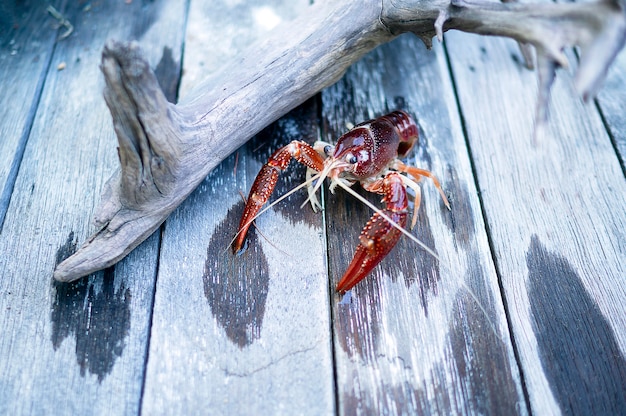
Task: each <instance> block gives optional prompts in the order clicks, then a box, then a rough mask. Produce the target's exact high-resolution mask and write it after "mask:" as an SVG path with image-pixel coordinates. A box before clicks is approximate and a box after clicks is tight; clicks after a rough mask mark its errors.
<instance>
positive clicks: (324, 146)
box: [232, 111, 450, 292]
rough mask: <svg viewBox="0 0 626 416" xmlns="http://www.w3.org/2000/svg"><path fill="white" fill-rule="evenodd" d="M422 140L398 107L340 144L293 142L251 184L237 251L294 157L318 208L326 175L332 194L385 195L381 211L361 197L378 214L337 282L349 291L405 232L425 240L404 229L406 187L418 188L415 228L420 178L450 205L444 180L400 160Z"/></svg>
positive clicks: (349, 134) (353, 131) (341, 289)
mask: <svg viewBox="0 0 626 416" xmlns="http://www.w3.org/2000/svg"><path fill="white" fill-rule="evenodd" d="M417 140H418V130H417V125H416V124H415V121H413V119H412V118H411V116H410V115H409V114H407V113H406V112H404V111H394V112H392V113H390V114H387V115H385V116H382V117H379V118H376V119H374V120H369V121H365V122H363V123H361V124H358V125H356V126H354V128H352V129H351V130H350V131H348V132H347V133H345V134H344V135H343V136H341V137H340V138H339V140H337V144H336V145H335V146H333V145H331V144H329V143H325V142H316V143H315V144H314V145H313V146H311V145H309V144H307V143H305V142H302V141H297V140H294V141H292V142H291V143H289V144H288V145H286V146H284V147H281V148H280V149H278V150H277V151H276V152H275V153H274V154H272V156H270V158H269V160H268V161H267V163H266V164H265V165H263V167H262V168H261V171H260V172H259V174H258V175H257V177H256V179H255V180H254V183H253V184H252V188H251V189H250V194H249V196H248V199H247V201H246V206H245V209H244V212H243V215H242V217H241V221H240V222H239V230H238V232H237V235H236V236H235V239H234V240H233V246H232V247H233V252H235V253H236V252H238V251H239V250H240V249H241V247H242V245H243V243H244V241H245V238H246V234H247V232H248V229H249V228H250V225H251V224H252V221H253V220H254V219H255V218H256V217H257V216H258V214H259V211H260V210H261V208H262V207H263V205H264V204H265V203H266V202H267V201H268V199H269V197H270V195H271V194H272V191H273V190H274V187H275V186H276V182H277V181H278V175H279V172H280V171H283V170H284V169H286V168H287V166H288V165H289V162H290V161H291V159H292V158H293V159H295V160H296V161H298V162H300V163H301V164H303V165H305V166H306V167H307V181H306V182H305V183H304V184H302V185H300V186H299V187H298V188H296V189H299V188H301V187H303V186H307V190H308V195H309V198H308V201H310V202H311V206H312V207H313V210H314V211H316V210H317V208H321V205H320V204H319V202H318V200H317V198H316V196H315V194H316V191H317V190H318V189H319V187H320V186H321V183H322V182H323V180H324V179H325V178H326V177H329V178H330V179H331V184H330V187H329V189H330V191H331V192H334V189H335V188H336V186H337V185H339V186H340V187H342V188H344V189H345V190H346V191H348V192H350V193H351V194H353V195H355V196H356V197H358V198H360V199H362V198H361V197H360V195H358V194H357V193H356V192H355V191H353V190H352V189H351V188H350V187H351V186H352V185H353V184H355V183H356V182H359V183H360V184H361V186H362V187H363V188H364V189H365V190H367V191H369V192H374V193H377V194H380V195H382V201H383V202H384V203H385V208H384V209H378V208H376V207H374V206H372V205H371V204H369V202H367V200H364V199H362V200H363V201H364V202H366V203H367V204H368V205H369V206H370V207H372V208H374V210H375V213H374V215H373V216H372V218H371V219H370V220H369V221H368V222H367V224H366V225H365V227H364V228H363V231H362V232H361V235H360V236H359V245H358V246H357V248H356V252H355V253H354V258H353V259H352V262H351V263H350V265H349V266H348V269H347V270H346V272H345V273H344V275H343V277H342V278H341V280H340V281H339V283H338V284H337V291H339V292H344V291H347V290H350V289H351V288H352V287H354V285H356V284H357V283H358V282H360V281H361V280H363V278H365V276H367V275H368V274H369V273H370V272H371V271H372V269H373V268H374V267H376V265H378V263H380V262H381V261H382V260H383V258H385V256H386V255H387V254H389V252H390V251H391V249H392V248H393V247H394V246H395V245H396V243H397V242H398V241H399V240H400V237H401V236H402V234H403V233H404V234H406V235H408V236H409V237H410V238H412V239H413V240H415V241H417V242H418V243H419V244H421V243H420V242H419V240H417V239H416V238H415V237H414V236H413V235H411V234H410V233H408V231H406V230H405V227H406V223H407V215H408V213H407V212H408V205H409V204H408V197H407V191H406V188H407V187H410V188H411V189H413V190H414V192H415V204H414V212H413V218H412V224H411V226H412V227H413V226H414V225H415V222H416V219H417V217H416V212H417V210H418V208H419V205H420V199H421V198H420V196H421V190H420V187H419V185H418V184H417V182H418V181H419V180H420V179H421V178H422V177H427V178H430V179H431V180H432V181H433V183H434V185H435V187H436V188H437V190H438V191H439V193H440V195H441V198H442V199H443V202H444V204H445V205H446V207H447V208H448V209H450V204H449V203H448V199H447V198H446V195H445V194H444V192H443V190H442V189H441V185H440V184H439V181H438V180H437V178H436V177H435V176H434V175H433V174H432V173H431V172H429V171H427V170H424V169H419V168H416V167H413V166H407V165H405V164H404V163H402V162H401V161H400V159H399V158H402V157H404V156H406V155H407V154H408V152H409V151H410V150H411V148H412V147H413V146H414V145H415V143H416V142H417ZM315 181H317V182H316V183H315V185H313V183H314V182H315ZM305 204H306V202H305ZM428 251H429V252H430V253H431V254H433V253H432V251H430V250H428ZM433 255H434V254H433Z"/></svg>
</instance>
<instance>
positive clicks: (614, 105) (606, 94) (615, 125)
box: [597, 50, 626, 174]
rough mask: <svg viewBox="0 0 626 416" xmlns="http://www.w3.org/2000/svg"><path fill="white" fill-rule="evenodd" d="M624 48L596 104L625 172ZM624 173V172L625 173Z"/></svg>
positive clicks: (625, 68)
mask: <svg viewBox="0 0 626 416" xmlns="http://www.w3.org/2000/svg"><path fill="white" fill-rule="evenodd" d="M625 85H626V50H622V52H621V53H620V54H619V55H618V56H617V58H616V59H615V63H614V64H613V66H611V68H610V69H609V72H608V75H607V78H606V82H605V83H604V86H603V88H602V90H600V92H599V94H598V99H597V101H598V104H599V106H600V110H601V112H602V116H603V117H604V119H605V120H606V124H607V128H608V130H609V132H610V133H611V136H612V138H613V142H614V144H615V147H616V149H617V152H618V154H619V157H620V161H621V164H622V170H624V172H626V167H625V166H626V165H625V163H624V161H626V113H624V103H626V88H625V87H624V86H625ZM625 174H626V173H625Z"/></svg>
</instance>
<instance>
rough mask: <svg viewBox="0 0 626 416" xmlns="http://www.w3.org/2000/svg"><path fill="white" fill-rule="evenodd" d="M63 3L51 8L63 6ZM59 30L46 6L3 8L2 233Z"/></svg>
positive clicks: (0, 52)
mask: <svg viewBox="0 0 626 416" xmlns="http://www.w3.org/2000/svg"><path fill="white" fill-rule="evenodd" d="M59 3H61V2H60V1H53V2H50V5H52V6H54V7H57V8H61V7H60V4H59ZM56 27H57V22H56V21H55V20H54V19H53V18H52V17H50V16H49V15H48V14H47V13H46V7H45V5H44V3H40V4H37V5H28V4H23V3H16V2H3V3H2V4H0V80H2V94H0V137H1V138H2V140H0V155H2V157H1V158H0V230H1V229H2V224H3V222H4V218H5V215H6V211H7V209H8V207H9V202H10V200H11V194H12V192H13V185H14V183H15V178H16V176H17V172H18V170H19V167H20V163H21V162H22V156H23V154H24V149H25V148H26V143H27V141H28V137H29V133H30V129H31V127H32V125H33V119H34V117H35V112H36V110H37V106H38V104H39V98H40V96H41V91H42V89H43V84H44V80H45V76H46V73H47V71H48V67H49V65H50V57H51V56H52V52H53V50H54V45H55V37H56V36H57V30H56Z"/></svg>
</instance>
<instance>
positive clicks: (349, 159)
mask: <svg viewBox="0 0 626 416" xmlns="http://www.w3.org/2000/svg"><path fill="white" fill-rule="evenodd" d="M346 161H347V162H348V163H351V164H353V165H354V164H355V163H356V162H358V161H359V160H358V159H357V157H356V156H354V155H348V157H346Z"/></svg>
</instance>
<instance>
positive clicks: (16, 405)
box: [0, 1, 185, 414]
mask: <svg viewBox="0 0 626 416" xmlns="http://www.w3.org/2000/svg"><path fill="white" fill-rule="evenodd" d="M68 3H70V4H69V5H68V9H67V10H65V16H66V17H67V18H68V19H69V20H70V21H71V22H72V24H73V25H74V33H73V34H72V35H71V36H70V37H68V38H67V39H65V40H64V41H62V42H60V43H59V44H58V45H57V48H56V50H55V52H54V56H53V57H52V65H51V68H52V69H51V71H50V72H49V73H48V75H47V77H46V80H45V88H44V90H43V93H42V97H41V100H40V103H39V107H38V109H37V116H36V118H35V121H34V124H33V128H32V131H31V133H30V139H29V142H28V146H27V147H26V150H25V154H24V160H23V163H22V166H21V168H20V172H19V176H18V178H17V182H16V185H15V192H14V194H13V197H12V199H11V205H10V207H9V211H8V214H7V219H6V221H5V225H4V229H3V230H2V235H1V236H0V253H2V255H1V256H0V270H1V271H2V276H3V278H2V279H1V281H0V325H1V326H2V331H3V336H2V337H1V338H0V414H122V413H137V412H138V410H139V405H140V399H141V389H142V383H143V377H144V364H145V360H146V353H147V342H148V339H149V323H150V313H151V308H152V300H153V294H154V285H155V276H156V259H157V250H158V243H159V238H158V235H155V236H153V237H151V238H150V239H149V240H148V241H147V242H146V243H145V244H143V245H141V246H140V247H139V248H137V250H136V251H135V252H134V253H132V254H131V256H129V257H128V258H127V259H125V260H124V261H123V262H121V263H120V264H118V265H117V266H116V267H115V268H114V269H110V270H107V271H105V272H101V273H98V274H96V275H94V276H91V277H89V278H88V279H84V280H81V281H79V282H77V283H74V284H54V283H53V282H52V271H53V269H54V266H55V264H56V263H58V262H59V261H60V260H61V259H62V258H64V257H66V256H67V255H69V254H70V253H71V252H72V251H73V250H74V249H75V246H76V244H77V242H78V241H82V240H83V239H85V238H86V237H87V236H88V235H89V234H90V233H91V232H93V231H94V230H93V229H90V228H93V227H90V225H89V223H90V220H91V218H90V217H91V212H93V210H94V207H95V206H96V203H97V202H98V199H99V195H100V191H101V189H102V182H103V180H105V179H106V178H108V177H109V176H110V175H111V172H112V171H113V170H114V169H115V167H116V165H117V163H118V162H117V161H116V151H115V145H116V141H115V136H114V134H113V129H112V125H111V118H110V115H109V112H108V110H107V108H106V106H105V103H104V99H103V98H102V93H101V91H102V87H103V82H102V77H101V74H100V71H99V68H98V67H99V63H100V53H101V50H102V46H103V45H104V43H105V41H106V40H107V38H109V37H116V38H118V39H132V38H134V39H138V40H139V41H140V43H141V44H142V45H144V47H145V51H146V55H147V56H148V58H149V60H150V62H152V64H153V65H154V66H155V67H158V66H159V65H161V67H163V66H164V65H165V66H166V67H167V66H168V65H171V66H174V67H173V68H170V69H173V71H172V72H173V73H175V74H178V73H179V72H180V70H179V69H178V70H177V69H176V65H179V62H180V56H181V43H182V36H183V23H184V12H185V10H184V7H183V5H181V4H177V3H175V2H166V1H161V2H151V3H149V4H147V3H146V4H142V2H133V3H132V4H126V2H99V3H90V4H85V3H77V2H68ZM168 49H169V51H171V54H168V52H167V51H168ZM168 57H169V58H168ZM172 57H173V58H172ZM168 59H169V60H168ZM61 63H64V64H65V69H64V70H57V67H58V65H60V64H61Z"/></svg>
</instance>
